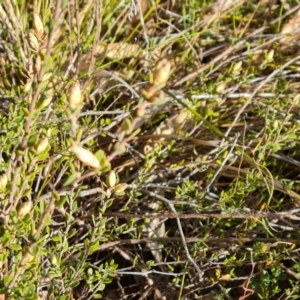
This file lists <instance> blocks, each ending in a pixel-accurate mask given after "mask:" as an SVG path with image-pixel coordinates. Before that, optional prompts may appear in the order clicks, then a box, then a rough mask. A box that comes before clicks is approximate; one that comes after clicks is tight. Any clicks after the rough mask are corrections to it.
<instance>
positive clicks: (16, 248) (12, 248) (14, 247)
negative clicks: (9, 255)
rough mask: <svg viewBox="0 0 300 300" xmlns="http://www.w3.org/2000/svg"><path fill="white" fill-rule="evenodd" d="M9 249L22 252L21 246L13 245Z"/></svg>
mask: <svg viewBox="0 0 300 300" xmlns="http://www.w3.org/2000/svg"><path fill="white" fill-rule="evenodd" d="M8 248H9V249H11V250H14V251H20V250H22V247H21V246H20V245H19V244H11V245H9V246H8Z"/></svg>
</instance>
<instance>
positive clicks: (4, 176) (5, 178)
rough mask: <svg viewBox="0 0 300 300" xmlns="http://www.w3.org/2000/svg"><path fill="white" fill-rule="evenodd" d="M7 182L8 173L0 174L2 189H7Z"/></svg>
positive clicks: (0, 188) (0, 186) (0, 187)
mask: <svg viewBox="0 0 300 300" xmlns="http://www.w3.org/2000/svg"><path fill="white" fill-rule="evenodd" d="M7 182H8V178H7V175H6V174H5V173H4V174H2V175H0V190H3V189H5V187H6V185H7Z"/></svg>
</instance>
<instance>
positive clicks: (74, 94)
mask: <svg viewBox="0 0 300 300" xmlns="http://www.w3.org/2000/svg"><path fill="white" fill-rule="evenodd" d="M81 105H82V99H81V88H80V84H79V82H77V81H76V82H74V83H73V84H72V85H71V87H70V91H69V107H70V109H71V110H73V111H74V110H76V109H78V108H79V107H81Z"/></svg>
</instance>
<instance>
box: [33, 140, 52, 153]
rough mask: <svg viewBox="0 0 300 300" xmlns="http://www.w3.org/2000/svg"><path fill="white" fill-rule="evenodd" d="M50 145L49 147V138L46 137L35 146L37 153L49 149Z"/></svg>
mask: <svg viewBox="0 0 300 300" xmlns="http://www.w3.org/2000/svg"><path fill="white" fill-rule="evenodd" d="M48 145H49V139H48V137H44V138H43V139H41V140H39V142H38V143H37V145H36V146H35V150H36V152H37V153H42V152H44V151H45V150H46V149H47V147H48Z"/></svg>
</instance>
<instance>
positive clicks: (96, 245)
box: [90, 241, 99, 253]
mask: <svg viewBox="0 0 300 300" xmlns="http://www.w3.org/2000/svg"><path fill="white" fill-rule="evenodd" d="M98 249H99V241H96V242H95V243H94V244H93V245H92V246H91V248H90V252H91V253H93V252H95V251H97V250H98Z"/></svg>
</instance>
